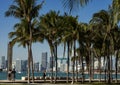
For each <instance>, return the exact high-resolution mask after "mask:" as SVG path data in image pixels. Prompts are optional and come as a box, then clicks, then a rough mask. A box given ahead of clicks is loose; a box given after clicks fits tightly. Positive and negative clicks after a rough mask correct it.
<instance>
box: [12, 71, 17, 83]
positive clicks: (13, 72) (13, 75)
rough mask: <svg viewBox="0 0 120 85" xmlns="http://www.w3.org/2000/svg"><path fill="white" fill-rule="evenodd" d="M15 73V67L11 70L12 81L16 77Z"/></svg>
mask: <svg viewBox="0 0 120 85" xmlns="http://www.w3.org/2000/svg"><path fill="white" fill-rule="evenodd" d="M15 74H16V71H15V69H13V70H12V80H13V81H15V77H16V76H15Z"/></svg>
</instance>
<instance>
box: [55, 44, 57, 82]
mask: <svg viewBox="0 0 120 85" xmlns="http://www.w3.org/2000/svg"><path fill="white" fill-rule="evenodd" d="M55 62H56V67H55V71H56V72H55V83H56V79H57V43H55Z"/></svg>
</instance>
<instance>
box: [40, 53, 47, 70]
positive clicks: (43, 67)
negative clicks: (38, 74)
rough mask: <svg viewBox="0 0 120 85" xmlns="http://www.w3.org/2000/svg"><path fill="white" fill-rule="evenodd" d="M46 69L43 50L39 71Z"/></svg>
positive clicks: (45, 58) (45, 56)
mask: <svg viewBox="0 0 120 85" xmlns="http://www.w3.org/2000/svg"><path fill="white" fill-rule="evenodd" d="M46 69H47V52H43V53H42V58H41V71H46Z"/></svg>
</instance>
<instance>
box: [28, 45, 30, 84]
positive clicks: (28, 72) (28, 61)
mask: <svg viewBox="0 0 120 85" xmlns="http://www.w3.org/2000/svg"><path fill="white" fill-rule="evenodd" d="M28 83H30V47H29V45H28Z"/></svg>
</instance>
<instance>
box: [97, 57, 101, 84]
mask: <svg viewBox="0 0 120 85" xmlns="http://www.w3.org/2000/svg"><path fill="white" fill-rule="evenodd" d="M98 61H99V82H101V56H99V57H98Z"/></svg>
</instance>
